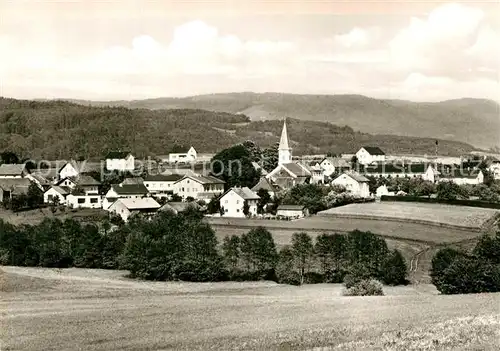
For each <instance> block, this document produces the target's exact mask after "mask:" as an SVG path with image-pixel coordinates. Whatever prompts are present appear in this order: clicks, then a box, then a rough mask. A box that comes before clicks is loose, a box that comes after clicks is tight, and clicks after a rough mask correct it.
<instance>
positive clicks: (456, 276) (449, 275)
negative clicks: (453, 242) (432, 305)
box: [431, 233, 500, 294]
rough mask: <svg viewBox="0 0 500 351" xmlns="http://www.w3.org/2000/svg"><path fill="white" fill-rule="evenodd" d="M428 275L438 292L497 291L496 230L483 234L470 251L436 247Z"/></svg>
mask: <svg viewBox="0 0 500 351" xmlns="http://www.w3.org/2000/svg"><path fill="white" fill-rule="evenodd" d="M431 278H432V283H433V284H434V285H435V286H436V288H437V289H438V290H439V291H440V292H441V293H442V294H469V293H483V292H498V291H500V233H497V235H496V236H495V237H491V236H489V235H484V236H483V237H482V238H481V239H480V241H479V242H478V243H477V245H476V247H475V248H474V250H473V251H472V253H470V254H468V253H466V252H464V251H460V250H455V249H452V248H444V249H441V250H439V251H438V252H437V253H436V255H435V256H434V257H433V259H432V268H431Z"/></svg>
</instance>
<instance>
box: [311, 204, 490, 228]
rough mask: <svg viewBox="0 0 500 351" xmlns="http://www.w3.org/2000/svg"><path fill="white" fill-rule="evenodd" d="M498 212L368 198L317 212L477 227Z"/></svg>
mask: <svg viewBox="0 0 500 351" xmlns="http://www.w3.org/2000/svg"><path fill="white" fill-rule="evenodd" d="M499 213H500V211H498V210H494V209H489V208H478V207H466V206H452V205H443V204H427V203H405V202H399V203H394V202H372V203H364V204H349V205H346V206H341V207H337V208H331V209H329V210H326V211H322V212H320V213H319V215H322V216H335V217H345V218H348V217H350V218H357V217H359V218H381V219H394V220H405V221H414V222H429V223H430V224H437V225H442V226H453V227H463V228H471V229H478V230H479V229H480V228H482V227H483V226H484V225H485V224H486V223H487V222H488V221H490V220H491V219H492V218H493V217H495V216H497V215H498V214H499Z"/></svg>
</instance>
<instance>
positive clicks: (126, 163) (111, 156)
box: [106, 151, 135, 172]
mask: <svg viewBox="0 0 500 351" xmlns="http://www.w3.org/2000/svg"><path fill="white" fill-rule="evenodd" d="M106 169H107V170H108V171H119V172H127V171H128V172H131V171H133V170H134V169H135V158H134V156H133V155H132V154H131V153H130V152H129V151H111V152H110V153H108V154H107V155H106Z"/></svg>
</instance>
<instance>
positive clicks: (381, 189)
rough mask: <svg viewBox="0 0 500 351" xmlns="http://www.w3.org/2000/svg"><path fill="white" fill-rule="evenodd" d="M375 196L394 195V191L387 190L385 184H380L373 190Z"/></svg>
mask: <svg viewBox="0 0 500 351" xmlns="http://www.w3.org/2000/svg"><path fill="white" fill-rule="evenodd" d="M375 194H376V195H375V196H377V197H381V196H394V191H389V189H387V185H381V186H379V187H378V188H377V190H376V191H375Z"/></svg>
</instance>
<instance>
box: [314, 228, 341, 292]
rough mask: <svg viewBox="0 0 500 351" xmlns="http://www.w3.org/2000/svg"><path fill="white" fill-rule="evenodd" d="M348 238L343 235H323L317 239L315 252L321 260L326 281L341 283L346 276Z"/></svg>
mask: <svg viewBox="0 0 500 351" xmlns="http://www.w3.org/2000/svg"><path fill="white" fill-rule="evenodd" d="M346 245H347V238H346V236H345V235H342V234H321V235H319V236H318V237H317V238H316V244H315V245H314V252H315V253H316V256H317V257H318V258H319V261H320V267H321V271H322V273H323V275H324V276H325V281H326V282H328V283H341V282H342V281H343V279H344V275H345V273H346V272H345V267H343V266H344V262H345V261H346V258H347V255H346V250H347V246H346Z"/></svg>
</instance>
